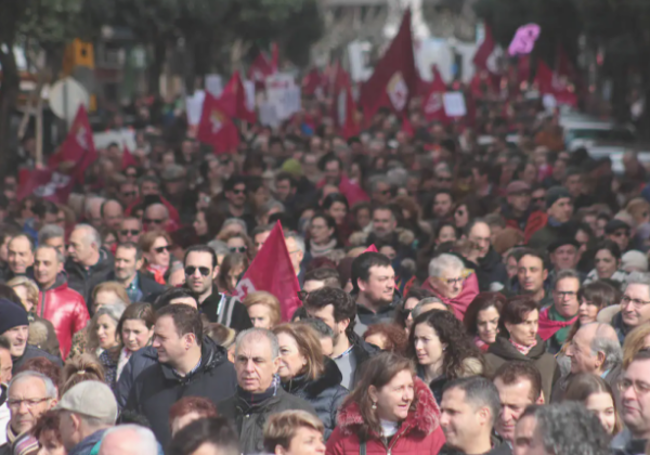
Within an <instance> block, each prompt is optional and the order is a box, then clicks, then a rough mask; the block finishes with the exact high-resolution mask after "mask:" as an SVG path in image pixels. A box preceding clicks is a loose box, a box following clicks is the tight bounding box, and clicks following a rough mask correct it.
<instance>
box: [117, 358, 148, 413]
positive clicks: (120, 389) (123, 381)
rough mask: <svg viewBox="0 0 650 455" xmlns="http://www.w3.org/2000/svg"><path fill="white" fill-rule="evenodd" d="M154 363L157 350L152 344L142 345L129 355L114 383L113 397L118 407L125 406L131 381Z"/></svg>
mask: <svg viewBox="0 0 650 455" xmlns="http://www.w3.org/2000/svg"><path fill="white" fill-rule="evenodd" d="M156 363H158V352H156V349H155V348H154V347H153V346H147V347H144V348H142V349H140V350H139V351H136V352H134V353H133V355H131V358H130V359H129V361H128V362H126V365H124V369H123V370H122V374H121V375H120V379H119V380H118V381H117V384H115V390H114V392H115V398H116V399H117V404H118V406H119V407H120V409H122V408H123V407H124V406H126V401H127V400H128V398H129V393H130V392H131V388H132V387H133V383H134V382H135V380H136V379H137V378H138V376H140V373H142V372H143V371H144V370H146V369H147V368H149V367H150V366H152V365H155V364H156Z"/></svg>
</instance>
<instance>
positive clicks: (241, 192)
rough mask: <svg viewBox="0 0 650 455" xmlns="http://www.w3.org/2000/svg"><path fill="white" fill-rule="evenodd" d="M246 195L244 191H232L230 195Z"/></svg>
mask: <svg viewBox="0 0 650 455" xmlns="http://www.w3.org/2000/svg"><path fill="white" fill-rule="evenodd" d="M244 193H246V190H232V194H234V195H239V194H244Z"/></svg>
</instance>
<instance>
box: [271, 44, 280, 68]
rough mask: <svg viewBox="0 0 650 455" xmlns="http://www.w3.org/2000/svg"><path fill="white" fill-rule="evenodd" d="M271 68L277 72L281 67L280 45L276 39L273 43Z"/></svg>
mask: <svg viewBox="0 0 650 455" xmlns="http://www.w3.org/2000/svg"><path fill="white" fill-rule="evenodd" d="M271 68H273V72H274V73H277V72H278V70H279V68H280V47H279V46H278V43H277V42H276V41H273V42H272V43H271Z"/></svg>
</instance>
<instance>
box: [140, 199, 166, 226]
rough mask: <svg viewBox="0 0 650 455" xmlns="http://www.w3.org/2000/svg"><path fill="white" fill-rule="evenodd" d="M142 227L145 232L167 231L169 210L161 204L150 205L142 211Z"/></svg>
mask: <svg viewBox="0 0 650 455" xmlns="http://www.w3.org/2000/svg"><path fill="white" fill-rule="evenodd" d="M142 225H143V226H144V228H145V230H146V231H167V230H168V228H169V225H170V223H169V210H167V207H165V206H164V205H163V204H159V203H155V204H151V205H150V206H148V207H147V208H146V209H145V210H144V214H143V215H142Z"/></svg>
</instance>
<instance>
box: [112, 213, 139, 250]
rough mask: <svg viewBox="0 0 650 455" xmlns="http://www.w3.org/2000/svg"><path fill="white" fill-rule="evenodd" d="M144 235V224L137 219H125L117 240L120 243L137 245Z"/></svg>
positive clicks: (118, 231)
mask: <svg viewBox="0 0 650 455" xmlns="http://www.w3.org/2000/svg"><path fill="white" fill-rule="evenodd" d="M141 235H142V222H141V221H140V220H139V219H138V218H135V217H132V216H130V217H128V218H124V219H123V220H122V222H121V223H120V226H119V228H118V230H117V240H118V241H119V242H120V243H127V242H132V243H135V244H137V243H138V242H139V241H140V236H141Z"/></svg>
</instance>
